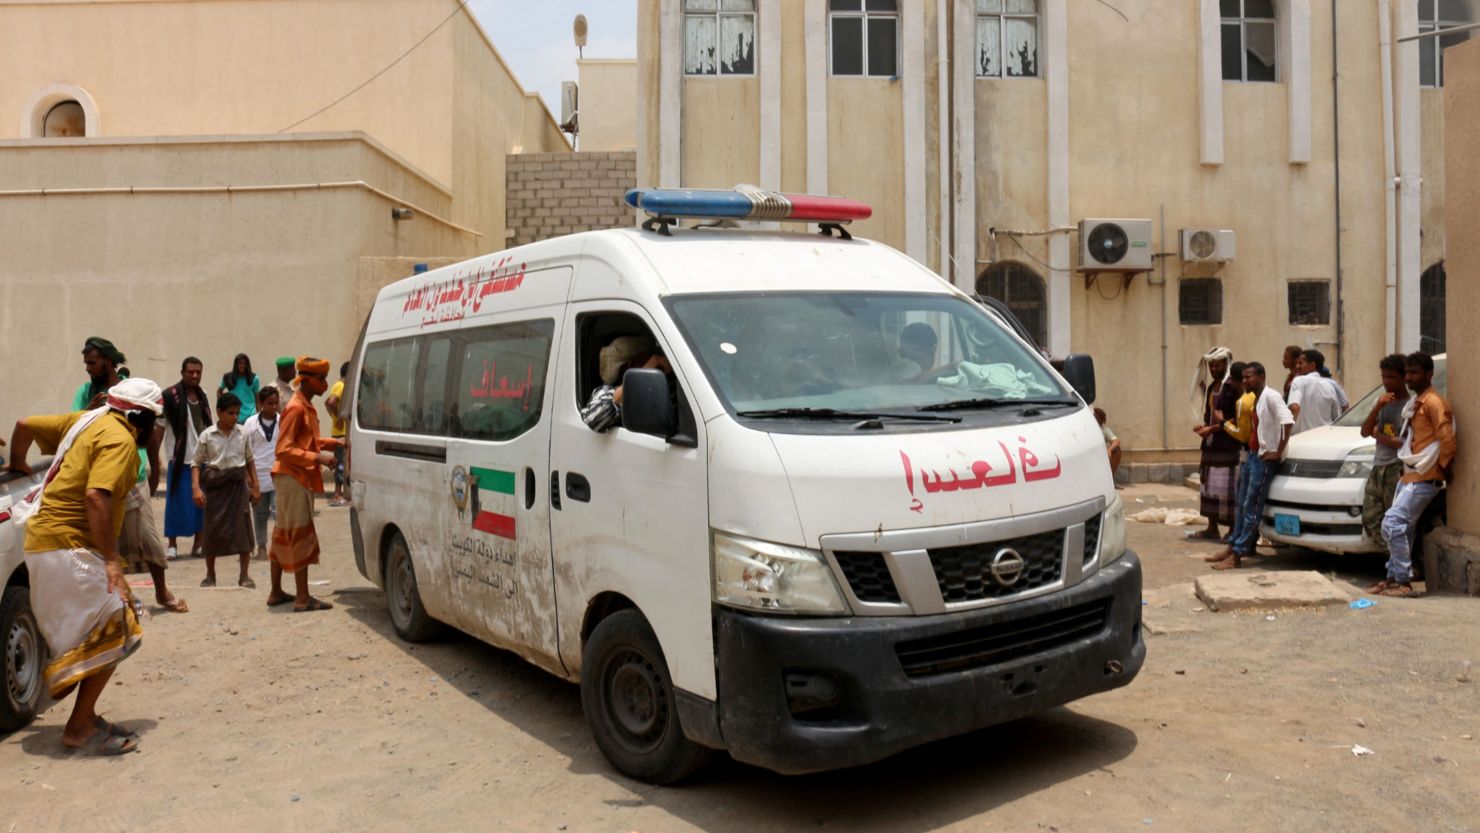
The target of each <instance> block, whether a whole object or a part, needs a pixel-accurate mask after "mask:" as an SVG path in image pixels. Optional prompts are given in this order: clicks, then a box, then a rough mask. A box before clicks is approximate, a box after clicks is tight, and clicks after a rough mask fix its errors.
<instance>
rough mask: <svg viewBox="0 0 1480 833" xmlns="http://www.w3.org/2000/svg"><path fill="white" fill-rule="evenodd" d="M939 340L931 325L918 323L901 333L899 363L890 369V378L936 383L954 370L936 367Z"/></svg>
mask: <svg viewBox="0 0 1480 833" xmlns="http://www.w3.org/2000/svg"><path fill="white" fill-rule="evenodd" d="M938 342H939V339H938V338H937V337H936V335H935V329H934V328H932V327H931V326H930V325H929V324H925V323H923V322H919V321H916V322H915V323H913V324H909V325H907V326H906V327H905V328H904V329H903V330H900V331H899V361H897V362H895V363H894V364H893V365H890V367H889V377H890V378H891V379H893V380H895V381H898V382H934V381H935V380H936V379H938V378H940V377H941V376H943V375H946V374H949V373H954V372H955V369H954V368H949V367H947V368H940V367H937V366H936V362H935V356H936V347H937V345H938Z"/></svg>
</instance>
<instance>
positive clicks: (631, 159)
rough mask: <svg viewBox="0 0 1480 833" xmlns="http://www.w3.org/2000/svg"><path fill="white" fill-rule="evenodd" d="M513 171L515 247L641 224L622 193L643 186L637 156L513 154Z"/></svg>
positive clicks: (511, 233) (510, 224)
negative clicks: (636, 223) (638, 171)
mask: <svg viewBox="0 0 1480 833" xmlns="http://www.w3.org/2000/svg"><path fill="white" fill-rule="evenodd" d="M507 169H508V181H507V189H508V199H507V206H508V209H507V215H506V216H507V229H508V231H507V232H506V234H507V235H508V245H510V246H518V245H521V244H523V243H532V242H534V241H536V240H544V239H546V238H550V237H558V236H559V235H562V234H571V233H573V232H577V231H591V230H593V229H603V228H620V227H623V226H629V225H632V224H633V223H634V222H635V221H634V219H633V217H634V215H633V212H632V209H630V208H628V207H627V205H626V204H625V203H623V202H622V195H623V194H625V193H626V192H627V189H629V188H632V187H634V186H635V185H636V183H637V154H636V152H632V151H610V152H601V153H520V154H512V155H510V156H509V157H508V168H507Z"/></svg>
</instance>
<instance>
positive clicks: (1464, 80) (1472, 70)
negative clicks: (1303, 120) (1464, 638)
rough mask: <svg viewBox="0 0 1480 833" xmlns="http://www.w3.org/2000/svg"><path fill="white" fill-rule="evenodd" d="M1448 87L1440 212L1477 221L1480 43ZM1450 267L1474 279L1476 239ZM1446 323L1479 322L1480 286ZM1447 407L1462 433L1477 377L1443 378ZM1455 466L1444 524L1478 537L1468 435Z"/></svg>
mask: <svg viewBox="0 0 1480 833" xmlns="http://www.w3.org/2000/svg"><path fill="white" fill-rule="evenodd" d="M1451 56H1452V58H1453V61H1454V71H1453V73H1452V74H1451V76H1450V77H1451V78H1452V79H1453V84H1452V85H1451V86H1450V88H1448V89H1446V90H1445V91H1444V92H1445V97H1444V117H1445V119H1446V121H1447V124H1446V127H1447V129H1448V132H1449V135H1448V141H1447V147H1446V151H1447V162H1446V167H1447V170H1446V174H1445V177H1446V180H1447V182H1448V183H1449V184H1450V185H1451V186H1452V187H1451V188H1449V189H1448V190H1447V191H1446V200H1445V203H1446V204H1445V209H1446V210H1447V211H1448V213H1449V214H1450V216H1453V217H1475V216H1480V43H1471V44H1466V45H1464V46H1463V47H1460V48H1458V49H1456V50H1455V51H1454V52H1453V53H1452V55H1451ZM1449 255H1450V264H1451V266H1452V269H1453V271H1454V274H1456V275H1477V274H1480V237H1477V236H1476V235H1474V234H1465V235H1460V234H1456V235H1455V236H1454V240H1452V241H1451V242H1450V244H1449ZM1448 301H1449V318H1450V320H1452V321H1456V322H1461V321H1474V320H1480V284H1476V282H1475V281H1474V280H1458V281H1455V283H1454V291H1452V292H1450V293H1449V297H1448ZM1449 349H1450V352H1451V353H1453V354H1454V356H1455V357H1457V358H1459V359H1472V358H1473V357H1475V356H1480V330H1472V329H1470V328H1468V327H1463V326H1457V327H1455V328H1454V330H1453V331H1452V332H1451V333H1450V339H1449ZM1449 401H1450V404H1451V405H1453V406H1454V412H1455V419H1456V420H1457V421H1458V422H1459V424H1460V425H1462V426H1466V427H1468V425H1469V424H1470V423H1473V422H1475V421H1476V415H1477V414H1480V376H1476V375H1474V374H1471V373H1468V372H1465V373H1451V374H1450V375H1449ZM1459 436H1460V451H1459V455H1458V459H1457V460H1456V461H1455V465H1454V468H1455V471H1456V472H1457V473H1458V476H1457V477H1456V478H1455V482H1453V483H1451V484H1450V486H1449V494H1448V498H1449V507H1448V508H1449V523H1450V525H1451V526H1454V527H1456V528H1458V529H1460V530H1462V531H1464V532H1466V533H1469V534H1470V535H1474V536H1480V471H1477V470H1476V467H1475V465H1474V463H1473V461H1474V460H1475V459H1477V457H1480V450H1477V448H1480V445H1477V444H1480V438H1476V437H1475V436H1474V432H1469V431H1467V432H1465V433H1463V434H1460V435H1459ZM1471 543H1472V545H1473V546H1472V549H1471V552H1472V553H1474V554H1475V555H1476V558H1477V564H1476V567H1475V575H1474V581H1475V582H1476V586H1477V587H1480V539H1472V542H1471Z"/></svg>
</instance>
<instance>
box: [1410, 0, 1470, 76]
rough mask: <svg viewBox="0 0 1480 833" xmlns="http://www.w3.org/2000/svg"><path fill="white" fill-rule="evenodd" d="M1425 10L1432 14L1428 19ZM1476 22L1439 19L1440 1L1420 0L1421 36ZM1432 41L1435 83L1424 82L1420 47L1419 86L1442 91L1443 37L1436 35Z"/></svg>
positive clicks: (1467, 37) (1466, 38)
mask: <svg viewBox="0 0 1480 833" xmlns="http://www.w3.org/2000/svg"><path fill="white" fill-rule="evenodd" d="M1425 9H1427V10H1428V11H1429V12H1430V16H1429V17H1427V18H1425V17H1424V10H1425ZM1474 22H1475V21H1474V20H1445V19H1443V18H1441V17H1439V0H1418V32H1419V34H1424V33H1426V32H1438V31H1441V30H1443V29H1452V28H1454V27H1456V26H1467V25H1469V24H1471V23H1474ZM1430 40H1432V41H1433V42H1434V67H1433V69H1434V83H1432V84H1425V83H1424V82H1423V67H1422V65H1421V62H1422V61H1423V48H1422V46H1420V48H1419V50H1418V60H1419V61H1420V66H1419V72H1418V85H1419V86H1420V87H1423V88H1424V89H1426V90H1440V89H1443V88H1444V44H1443V38H1442V37H1441V36H1438V35H1435V36H1433V37H1431V38H1430ZM1465 40H1469V35H1468V34H1466V35H1465Z"/></svg>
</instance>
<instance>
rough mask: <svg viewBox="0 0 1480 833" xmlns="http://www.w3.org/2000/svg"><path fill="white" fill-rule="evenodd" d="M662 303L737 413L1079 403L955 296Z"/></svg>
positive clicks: (778, 296) (804, 296)
mask: <svg viewBox="0 0 1480 833" xmlns="http://www.w3.org/2000/svg"><path fill="white" fill-rule="evenodd" d="M669 305H670V307H671V309H672V312H673V316H674V318H675V319H677V321H678V323H679V326H680V327H681V328H682V329H683V331H684V334H685V336H686V338H687V339H688V341H689V344H690V346H691V347H692V348H693V350H694V352H695V353H696V354H698V356H699V359H700V361H701V362H702V363H703V365H704V368H705V371H706V372H707V373H708V375H709V377H710V379H711V381H712V382H713V384H714V386H715V388H716V389H717V390H718V391H719V393H720V395H721V396H722V397H723V398H724V399H725V400H726V403H727V404H728V405H729V407H730V408H732V409H733V410H734V411H736V412H739V413H742V414H744V413H746V412H760V411H776V410H786V409H819V410H820V409H831V410H836V411H847V412H857V411H879V410H885V411H889V412H910V411H915V410H920V409H923V410H926V411H931V410H948V409H952V406H953V404H954V403H959V404H960V405H961V406H964V408H963V409H969V408H970V407H971V405H972V404H973V403H983V407H990V404H992V403H1000V402H1013V401H1021V400H1034V401H1039V400H1045V401H1057V400H1062V401H1065V402H1077V399H1075V398H1074V396H1073V394H1072V393H1071V392H1070V391H1069V390H1068V389H1066V388H1065V387H1064V386H1063V385H1062V384H1061V383H1060V382H1059V381H1058V380H1057V379H1056V378H1055V377H1054V375H1053V374H1052V372H1051V371H1050V370H1049V368H1048V367H1047V365H1046V364H1045V363H1044V362H1043V360H1042V359H1041V358H1039V357H1038V356H1037V355H1036V354H1035V353H1034V351H1033V350H1032V349H1030V348H1029V347H1027V346H1025V345H1024V344H1022V343H1021V342H1020V341H1018V340H1017V339H1016V338H1015V337H1014V336H1012V335H1011V334H1010V333H1009V332H1008V331H1007V330H1006V329H1005V328H1004V327H1003V326H1001V325H1000V324H999V323H998V322H997V321H995V320H994V319H992V318H991V317H990V316H989V315H988V313H987V312H986V311H985V310H983V309H982V308H981V307H980V306H978V305H976V304H974V303H972V302H970V301H967V300H964V299H962V298H959V297H956V296H953V295H944V294H916V293H889V292H846V293H838V292H827V293H810V292H796V293H775V292H767V293H727V294H709V295H685V296H678V297H676V298H673V299H671V300H670V301H669Z"/></svg>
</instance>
